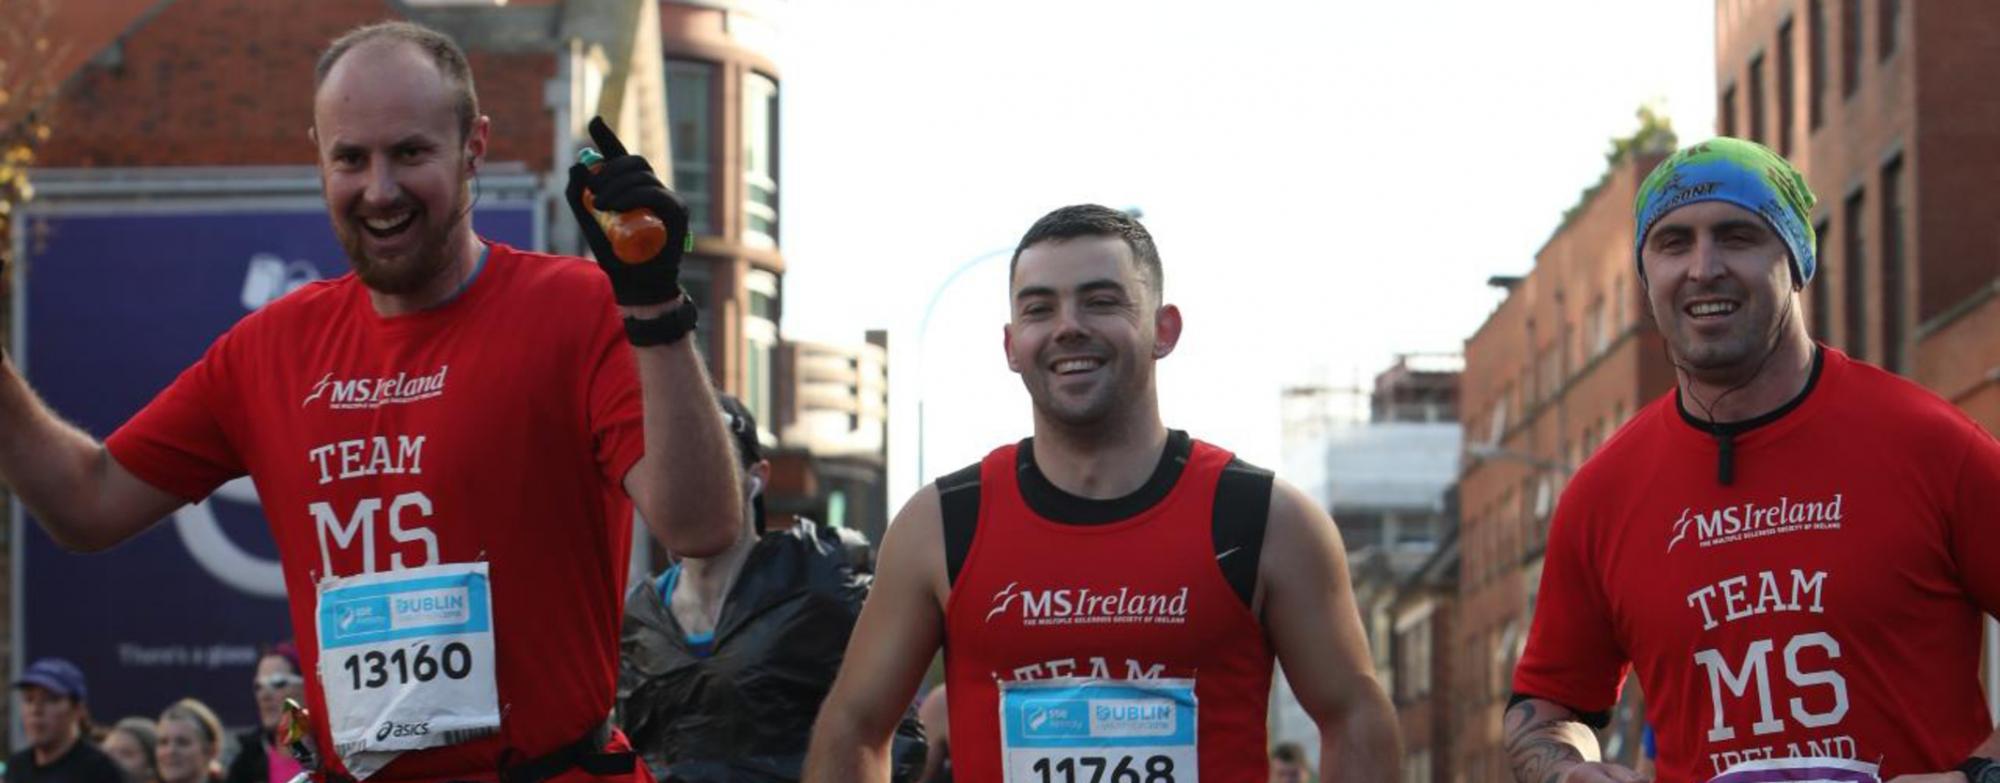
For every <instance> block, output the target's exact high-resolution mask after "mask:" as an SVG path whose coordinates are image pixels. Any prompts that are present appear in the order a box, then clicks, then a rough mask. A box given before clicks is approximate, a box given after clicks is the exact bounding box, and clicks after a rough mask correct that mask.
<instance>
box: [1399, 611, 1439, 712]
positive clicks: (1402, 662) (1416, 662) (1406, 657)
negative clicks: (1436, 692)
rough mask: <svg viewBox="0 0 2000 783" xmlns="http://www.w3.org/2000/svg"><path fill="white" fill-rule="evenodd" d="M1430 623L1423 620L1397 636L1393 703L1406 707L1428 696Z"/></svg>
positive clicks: (1428, 620)
mask: <svg viewBox="0 0 2000 783" xmlns="http://www.w3.org/2000/svg"><path fill="white" fill-rule="evenodd" d="M1431 649H1432V646H1431V620H1430V618H1428V617H1425V618H1423V619H1421V620H1417V621H1416V622H1414V623H1412V624H1411V625H1410V626H1409V627H1408V628H1405V629H1403V630H1401V631H1399V632H1397V634H1396V676H1395V680H1396V701H1397V702H1398V703H1403V704H1407V703H1409V702H1412V701H1416V700H1417V699H1421V698H1423V697H1425V696H1428V695H1430V692H1431Z"/></svg>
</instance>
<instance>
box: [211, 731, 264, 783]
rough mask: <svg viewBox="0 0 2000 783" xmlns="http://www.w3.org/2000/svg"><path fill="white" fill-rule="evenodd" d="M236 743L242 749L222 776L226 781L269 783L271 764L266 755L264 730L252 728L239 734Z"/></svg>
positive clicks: (235, 782)
mask: <svg viewBox="0 0 2000 783" xmlns="http://www.w3.org/2000/svg"><path fill="white" fill-rule="evenodd" d="M236 744H237V746H238V747H239V748H241V749H240V750H238V751H237V752H236V758H235V759H233V760H231V761H230V762H229V772H228V773H227V774H225V775H223V777H222V779H223V781H224V783H269V781H270V779H271V765H270V763H269V762H268V761H267V760H266V757H265V756H264V730H263V729H261V728H258V729H251V730H249V731H246V732H243V733H241V734H238V735H236Z"/></svg>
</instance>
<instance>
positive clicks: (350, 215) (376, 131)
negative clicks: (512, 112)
mask: <svg viewBox="0 0 2000 783" xmlns="http://www.w3.org/2000/svg"><path fill="white" fill-rule="evenodd" d="M459 96H460V93H459V92H458V91H457V90H456V89H455V88H454V86H453V85H452V83H451V82H450V81H449V80H448V79H447V78H446V77H445V76H444V75H443V74H442V73H440V72H439V70H438V68H437V66H436V65H435V64H434V63H433V62H432V61H431V60H430V59H429V58H428V56H426V55H425V54H424V53H423V51H422V50H420V49H418V48H417V47H416V46H414V45H412V44H409V43H405V42H401V41H394V40H383V41H371V42H367V43H363V44H360V45H358V46H356V47H354V48H353V49H352V50H350V51H348V52H347V53H346V54H345V55H344V56H342V57H341V58H340V60H339V61H338V62H337V63H336V64H335V65H334V66H333V68H332V70H331V71H329V72H328V73H327V76H326V80H325V82H324V83H322V84H321V85H320V88H319V92H318V94H317V95H316V96H315V99H314V101H313V140H314V143H315V145H316V146H317V147H318V152H319V170H320V186H321V190H322V191H323V193H324V194H325V196H326V208H327V216H328V217H329V218H330V219H331V220H332V221H333V231H334V234H335V235H336V236H337V237H338V238H339V240H340V245H341V247H342V248H343V249H345V250H346V251H347V258H348V261H349V262H350V263H352V264H353V266H354V271H355V274H356V275H358V276H359V277H360V278H361V281H362V282H363V283H365V284H367V285H368V287H369V288H372V289H374V290H376V291H379V292H382V293H385V294H395V295H406V294H412V293H415V292H418V291H421V290H423V288H424V287H425V286H426V285H427V284H430V283H432V282H433V281H435V280H436V279H437V278H438V276H439V275H440V274H441V273H443V271H444V270H445V269H446V268H448V267H449V266H450V260H451V257H450V255H449V253H448V251H449V250H450V249H451V248H452V247H453V243H454V242H470V241H471V228H470V224H469V223H467V215H466V214H465V213H466V204H467V203H468V202H469V200H470V187H469V183H470V181H471V173H472V163H473V161H475V160H476V159H477V158H478V157H479V156H481V155H483V154H484V153H485V151H486V133H487V122H486V119H485V118H483V117H481V118H479V119H478V120H477V121H475V122H474V123H473V126H472V128H471V130H470V131H465V130H463V126H462V124H461V119H460V116H459V112H458V106H459V100H460V97H459Z"/></svg>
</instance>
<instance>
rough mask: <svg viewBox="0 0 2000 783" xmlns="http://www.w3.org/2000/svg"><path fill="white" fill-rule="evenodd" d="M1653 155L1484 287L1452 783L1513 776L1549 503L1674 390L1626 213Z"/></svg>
mask: <svg viewBox="0 0 2000 783" xmlns="http://www.w3.org/2000/svg"><path fill="white" fill-rule="evenodd" d="M1665 146H1666V145H1665V144H1663V143H1660V142H1659V141H1658V140H1656V141H1655V143H1654V144H1653V145H1652V146H1650V147H1647V146H1643V145H1642V146H1641V147H1640V149H1639V151H1638V152H1637V153H1636V154H1631V155H1627V156H1626V157H1624V158H1622V159H1620V160H1618V161H1616V162H1615V163H1614V164H1613V165H1612V166H1611V169H1610V171H1609V172H1607V173H1606V175H1605V179H1604V181H1603V182H1602V183H1600V184H1599V185H1598V187H1596V188H1595V189H1593V190H1592V191H1590V192H1589V193H1588V194H1587V195H1586V196H1585V198H1584V201H1583V203H1581V204H1579V205H1578V207H1577V208H1576V209H1575V210H1574V211H1572V213H1571V214H1570V217H1569V219H1568V220H1567V221H1565V222H1564V223H1563V224H1561V225H1560V226H1559V227H1558V228H1557V229H1556V231H1555V234H1554V235H1553V236H1551V237H1550V238H1549V241H1548V243H1547V244H1545V245H1543V246H1542V249H1541V250H1540V252H1537V253H1536V254H1535V266H1534V269H1533V270H1532V271H1530V272H1529V273H1528V274H1527V275H1526V276H1523V277H1505V278H1495V279H1494V281H1493V282H1494V284H1495V285H1498V286H1501V287H1504V288H1506V289H1507V298H1506V299H1505V300H1503V301H1502V302H1501V303H1500V305H1499V306H1498V307H1497V308H1495V309H1494V311H1493V314H1492V315H1491V316H1488V317H1487V319H1486V323H1484V324H1482V325H1481V326H1480V327H1479V330H1478V331H1476V332H1474V333H1473V335H1472V337H1471V338H1470V339H1467V340H1466V341H1465V374H1464V375H1463V377H1462V378H1461V379H1460V390H1461V391H1460V394H1461V398H1460V400H1461V407H1460V418H1461V421H1462V422H1463V426H1464V428H1465V443H1466V444H1467V445H1466V458H1465V460H1464V462H1463V463H1462V466H1461V472H1460V474H1459V479H1458V493H1459V530H1458V537H1457V540H1456V542H1455V544H1454V546H1455V548H1456V550H1457V555H1458V593H1457V596H1456V599H1457V615H1458V616H1457V617H1456V618H1455V619H1454V621H1453V622H1452V623H1451V625H1452V626H1455V627H1451V628H1450V631H1449V632H1450V634H1451V635H1452V636H1453V637H1454V640H1453V644H1451V645H1450V649H1451V650H1452V653H1451V654H1452V655H1453V656H1454V658H1453V660H1451V661H1450V662H1449V668H1450V672H1451V677H1452V683H1451V686H1450V688H1451V692H1452V693H1453V696H1454V698H1453V699H1452V700H1451V701H1450V702H1449V704H1450V707H1449V709H1450V710H1452V712H1453V714H1452V715H1451V716H1450V719H1449V720H1450V726H1451V727H1452V731H1451V734H1452V737H1451V739H1452V742H1453V743H1454V744H1455V747H1454V748H1452V749H1451V755H1452V757H1453V758H1452V766H1453V776H1452V777H1451V778H1450V779H1451V780H1463V781H1485V780H1505V779H1507V778H1508V776H1509V775H1510V774H1511V773H1510V772H1508V763H1507V758H1506V754H1505V752H1504V751H1503V750H1502V749H1501V746H1500V718H1501V714H1502V712H1503V710H1504V708H1505V706H1506V701H1507V697H1508V695H1509V694H1510V692H1511V688H1512V684H1513V682H1512V681H1513V672H1514V662H1515V661H1516V660H1517V659H1518V658H1519V656H1520V652H1521V649H1522V647H1523V646H1524V645H1525V644H1526V642H1527V636H1528V622H1529V615H1530V613H1531V612H1532V611H1533V607H1534V603H1535V590H1536V589H1537V587H1538V585H1539V583H1540V581H1541V560H1542V551H1543V548H1544V546H1545V544H1546V542H1547V538H1548V525H1549V515H1550V513H1551V512H1552V511H1553V510H1554V509H1555V500H1556V498H1557V497H1558V496H1559V495H1561V493H1562V490H1563V486H1564V485H1565V483H1566V482H1567V481H1568V479H1569V476H1570V474H1571V473H1572V472H1573V471H1574V469H1575V466H1576V465H1578V464H1581V463H1582V461H1583V460H1584V459H1586V458H1588V457H1589V456H1590V453H1591V451H1592V450H1594V449H1595V448H1596V447H1597V445H1598V444H1600V443H1602V442H1604V440H1605V438H1607V437H1609V436H1610V434H1611V433H1612V432H1614V431H1616V430H1617V428H1618V427H1619V426H1620V425H1622V424H1624V422H1625V420H1626V419H1627V418H1629V417H1630V416H1631V415H1632V413H1633V412H1634V411H1637V410H1638V409H1639V408H1640V407H1641V406H1643V405H1645V404H1646V403H1647V402H1650V401H1652V400H1653V399H1654V398H1656V397H1658V396H1659V395H1660V394H1661V393H1663V392H1665V391H1667V390H1668V389H1669V388H1671V387H1672V384H1673V374H1672V367H1671V366H1670V365H1669V364H1668V363H1667V361H1666V357H1665V354H1664V343H1663V341H1662V340H1661V338H1660V336H1659V332H1658V331H1657V330H1656V329H1655V328H1654V326H1653V320H1652V317H1651V315H1650V314H1649V313H1648V312H1647V310H1646V304H1645V298H1644V296H1643V294H1642V293H1641V292H1640V289H1639V285H1638V274H1637V267H1636V262H1635V261H1634V260H1633V258H1632V231H1633V226H1632V199H1633V197H1634V196H1635V195H1636V194H1637V192H1638V187H1639V182H1640V181H1641V180H1643V179H1644V178H1645V176H1646V174H1647V173H1648V172H1650V171H1652V169H1653V167H1654V166H1655V165H1657V164H1658V163H1659V161H1660V159H1661V157H1662V155H1663V153H1664V152H1665V151H1666V150H1665ZM1630 715H1631V712H1630V710H1629V709H1627V710H1625V711H1624V713H1623V714H1622V715H1621V716H1620V717H1621V718H1624V720H1623V721H1622V722H1621V723H1620V724H1618V725H1616V726H1614V734H1613V736H1614V739H1616V740H1617V742H1616V743H1615V746H1609V747H1607V750H1609V751H1611V754H1612V755H1617V754H1619V753H1620V751H1624V752H1626V755H1629V752H1630V749H1631V748H1632V746H1633V744H1634V743H1632V742H1631V741H1629V740H1628V739H1626V737H1627V735H1628V734H1630V732H1632V731H1633V730H1634V729H1635V728H1636V726H1635V725H1634V724H1633V722H1632V721H1631V719H1630ZM1620 730H1623V731H1624V732H1626V733H1624V734H1620V733H1617V732H1618V731H1620ZM1439 752H1440V753H1442V752H1443V751H1442V750H1440V751H1439Z"/></svg>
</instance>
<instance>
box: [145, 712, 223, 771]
mask: <svg viewBox="0 0 2000 783" xmlns="http://www.w3.org/2000/svg"><path fill="white" fill-rule="evenodd" d="M215 754H216V747H215V743H214V742H212V741H210V740H209V739H208V735H207V734H206V733H205V732H203V731H202V727H201V725H200V724H199V723H197V722H196V721H195V720H194V719H192V718H186V717H171V716H169V717H165V719H163V720H161V721H160V741H159V744H158V745H156V746H154V748H153V757H154V760H155V761H157V762H158V768H159V771H160V780H161V783H195V782H196V781H200V780H203V779H204V778H206V777H207V776H208V765H209V763H210V762H213V761H214V760H215Z"/></svg>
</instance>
